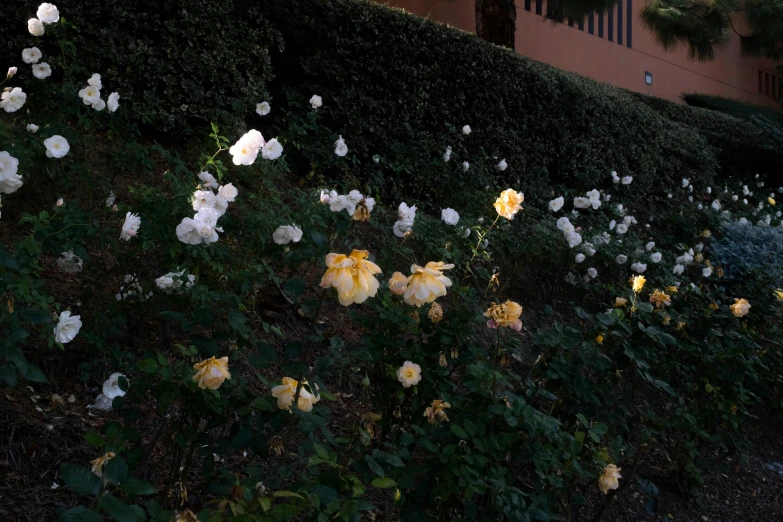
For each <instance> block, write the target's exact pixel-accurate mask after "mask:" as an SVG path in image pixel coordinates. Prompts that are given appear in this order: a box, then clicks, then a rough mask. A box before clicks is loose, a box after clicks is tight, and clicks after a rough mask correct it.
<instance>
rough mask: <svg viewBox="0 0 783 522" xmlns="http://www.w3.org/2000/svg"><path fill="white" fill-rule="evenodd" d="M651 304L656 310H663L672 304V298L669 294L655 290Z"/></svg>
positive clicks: (651, 296) (651, 297)
mask: <svg viewBox="0 0 783 522" xmlns="http://www.w3.org/2000/svg"><path fill="white" fill-rule="evenodd" d="M650 302H651V303H652V304H654V305H655V307H656V308H663V307H664V306H668V305H670V304H672V298H671V297H669V295H668V294H665V293H663V292H661V291H660V290H658V289H655V290H654V291H653V293H652V295H650Z"/></svg>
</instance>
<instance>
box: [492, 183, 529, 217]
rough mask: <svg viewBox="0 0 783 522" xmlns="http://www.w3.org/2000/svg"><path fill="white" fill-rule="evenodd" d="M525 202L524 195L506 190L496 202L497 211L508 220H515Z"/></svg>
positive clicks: (512, 190)
mask: <svg viewBox="0 0 783 522" xmlns="http://www.w3.org/2000/svg"><path fill="white" fill-rule="evenodd" d="M523 201H525V195H524V194H522V193H521V192H517V191H515V190H514V189H506V190H504V191H503V192H501V193H500V197H498V199H497V200H496V201H495V210H497V212H498V214H499V215H500V216H502V217H504V218H506V219H514V216H515V215H516V213H517V212H519V211H520V210H522V202H523Z"/></svg>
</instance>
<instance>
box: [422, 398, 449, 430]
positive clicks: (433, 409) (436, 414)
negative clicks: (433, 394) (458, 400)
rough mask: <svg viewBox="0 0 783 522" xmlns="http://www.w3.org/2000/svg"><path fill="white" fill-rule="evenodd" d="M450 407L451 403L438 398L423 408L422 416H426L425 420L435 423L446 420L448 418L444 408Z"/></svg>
mask: <svg viewBox="0 0 783 522" xmlns="http://www.w3.org/2000/svg"><path fill="white" fill-rule="evenodd" d="M448 408H451V404H449V403H448V402H444V401H442V400H440V399H436V400H434V401H432V406H429V407H427V409H426V410H424V416H425V417H427V422H429V423H430V424H435V423H436V422H447V421H448V420H449V418H448V416H447V415H446V411H445V410H446V409H448Z"/></svg>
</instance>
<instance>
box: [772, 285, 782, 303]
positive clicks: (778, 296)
mask: <svg viewBox="0 0 783 522" xmlns="http://www.w3.org/2000/svg"><path fill="white" fill-rule="evenodd" d="M772 294H773V295H774V296H775V298H776V299H777V300H778V301H783V290H781V289H780V288H778V289H776V290H775V291H774V292H772Z"/></svg>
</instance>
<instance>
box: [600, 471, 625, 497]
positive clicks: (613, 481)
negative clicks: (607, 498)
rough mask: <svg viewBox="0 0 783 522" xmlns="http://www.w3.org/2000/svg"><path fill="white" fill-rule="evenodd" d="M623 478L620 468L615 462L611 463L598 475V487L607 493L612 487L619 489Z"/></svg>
mask: <svg viewBox="0 0 783 522" xmlns="http://www.w3.org/2000/svg"><path fill="white" fill-rule="evenodd" d="M621 478H623V476H622V475H620V468H618V467H617V466H615V465H614V464H609V465H608V466H606V467H605V468H604V472H603V473H602V474H601V476H600V477H598V489H600V490H601V493H603V494H604V495H606V494H607V493H609V490H610V489H617V488H619V487H620V479H621Z"/></svg>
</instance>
